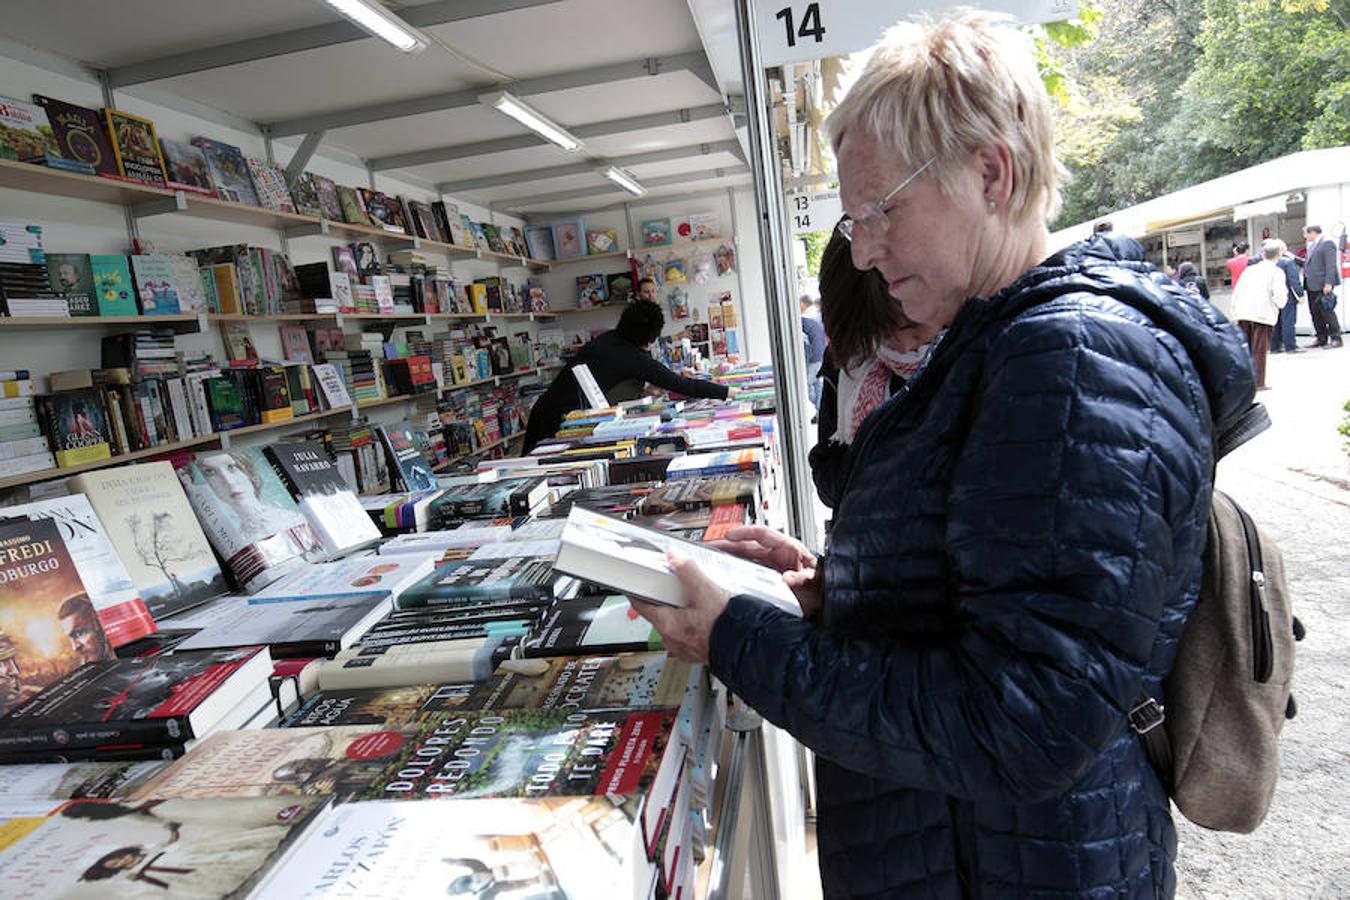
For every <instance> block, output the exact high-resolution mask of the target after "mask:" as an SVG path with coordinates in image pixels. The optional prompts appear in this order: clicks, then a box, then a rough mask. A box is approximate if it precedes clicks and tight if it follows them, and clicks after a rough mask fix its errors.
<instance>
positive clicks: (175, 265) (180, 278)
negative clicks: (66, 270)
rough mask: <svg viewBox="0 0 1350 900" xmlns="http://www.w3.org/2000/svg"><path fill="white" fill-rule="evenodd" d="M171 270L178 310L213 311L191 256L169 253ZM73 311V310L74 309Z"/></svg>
mask: <svg viewBox="0 0 1350 900" xmlns="http://www.w3.org/2000/svg"><path fill="white" fill-rule="evenodd" d="M166 258H167V259H168V261H169V271H170V272H171V273H172V274H173V289H174V293H175V294H177V295H178V311H179V312H180V313H184V314H189V315H192V314H196V313H204V312H210V311H211V304H210V302H209V301H208V299H207V296H206V289H205V287H204V285H203V284H202V272H201V269H200V268H199V267H198V266H197V261H196V260H195V259H193V258H192V257H190V256H180V255H177V254H168V255H167V257H166ZM72 313H73V311H72Z"/></svg>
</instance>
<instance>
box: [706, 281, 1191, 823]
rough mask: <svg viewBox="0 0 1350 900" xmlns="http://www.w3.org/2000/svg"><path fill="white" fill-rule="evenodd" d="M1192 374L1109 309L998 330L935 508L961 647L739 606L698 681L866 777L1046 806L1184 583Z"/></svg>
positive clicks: (1115, 716)
mask: <svg viewBox="0 0 1350 900" xmlns="http://www.w3.org/2000/svg"><path fill="white" fill-rule="evenodd" d="M1196 380H1197V379H1196V375H1195V370H1194V369H1193V368H1192V367H1190V365H1189V364H1188V362H1187V361H1186V360H1185V359H1184V356H1183V352H1182V351H1181V350H1180V348H1179V347H1178V345H1177V344H1175V343H1174V342H1173V343H1169V342H1166V341H1164V340H1160V339H1159V338H1158V337H1157V336H1156V335H1155V334H1154V333H1153V332H1151V331H1149V330H1148V329H1146V328H1145V327H1143V326H1142V325H1139V324H1137V323H1130V322H1125V321H1124V320H1122V319H1121V318H1119V317H1116V316H1111V315H1105V314H1102V313H1100V312H1095V311H1093V310H1091V309H1083V308H1081V307H1078V306H1075V305H1074V304H1072V303H1069V304H1064V303H1055V304H1049V305H1047V306H1046V307H1042V308H1041V309H1039V310H1037V311H1035V312H1033V313H1032V314H1030V315H1028V316H1025V317H1024V318H1022V319H1020V320H1018V321H1016V322H1014V323H1013V324H1011V325H1010V326H1009V328H1008V329H1007V330H1006V331H1005V332H1004V333H1003V334H1002V335H1001V336H1000V337H999V338H998V340H997V341H996V342H995V344H994V346H993V347H992V348H991V349H990V352H989V355H988V358H987V364H986V366H985V369H984V375H983V379H982V381H981V382H980V384H979V386H978V394H977V396H976V397H975V399H974V408H973V409H972V411H971V414H970V418H969V422H970V428H969V431H968V435H967V438H966V440H965V441H964V443H963V444H962V446H961V447H960V448H958V450H957V451H956V453H957V456H956V459H955V465H954V470H953V474H952V481H951V486H950V492H949V495H948V509H947V524H946V531H945V534H944V535H943V541H942V542H943V545H944V547H945V549H946V553H947V554H948V560H949V562H948V565H949V568H950V569H951V571H952V575H953V578H952V581H951V587H950V588H949V591H950V592H951V593H952V598H951V599H952V602H953V603H954V604H955V605H956V607H957V609H958V610H959V614H960V616H961V618H962V620H963V622H964V627H963V628H962V629H961V631H960V634H959V635H958V636H957V637H956V638H955V639H953V640H952V641H950V642H949V643H947V644H945V645H940V646H927V647H915V646H912V645H901V644H898V643H894V642H890V641H887V640H885V639H882V638H877V639H863V638H846V637H841V636H839V635H837V634H831V633H828V632H826V631H823V630H821V629H818V628H816V627H815V626H813V625H812V624H811V623H808V622H804V621H801V620H798V619H793V618H791V617H789V616H787V615H784V614H782V613H780V612H778V611H776V610H774V609H771V608H769V607H767V606H765V605H762V604H759V603H757V602H755V601H754V600H752V599H750V598H746V597H736V598H734V599H733V600H732V602H731V604H730V605H729V607H728V608H727V611H726V612H725V614H723V615H722V616H721V617H720V618H719V619H718V621H717V623H716V625H715V627H714V631H713V636H712V651H711V656H712V668H713V670H714V671H715V672H716V674H717V675H718V676H719V677H720V678H722V679H723V680H724V681H725V682H726V683H727V684H728V686H729V687H731V688H732V689H733V690H734V691H736V693H738V694H739V695H740V696H741V697H742V698H744V699H745V700H746V701H747V702H749V703H750V704H751V705H752V706H753V707H754V708H756V709H757V710H759V711H760V712H761V713H762V714H763V715H764V716H765V717H766V718H768V719H769V720H770V721H772V722H774V723H775V724H777V725H779V726H780V727H783V728H785V729H786V730H787V731H789V732H790V733H791V734H793V735H794V736H795V737H797V738H798V739H799V740H800V741H802V743H804V744H806V745H807V746H808V747H810V748H811V749H813V750H814V751H816V752H817V753H819V754H821V755H822V756H824V757H826V758H828V759H831V760H833V761H834V762H836V763H837V764H839V765H842V766H845V767H847V768H851V769H853V770H855V771H858V772H861V773H864V774H866V775H869V776H872V777H875V778H878V779H882V780H885V781H890V782H893V783H896V784H900V785H905V786H909V787H913V788H918V789H925V790H934V791H940V792H943V793H946V794H949V795H953V796H959V797H966V798H972V799H976V798H990V799H994V798H997V799H1004V800H1011V801H1013V802H1024V803H1025V802H1036V801H1038V800H1043V799H1048V798H1051V797H1054V796H1057V795H1059V794H1061V793H1063V791H1065V790H1067V789H1068V788H1069V787H1070V786H1072V785H1073V784H1074V783H1075V781H1076V780H1077V779H1078V778H1079V777H1080V776H1081V774H1082V773H1083V772H1084V771H1085V770H1086V769H1087V767H1088V766H1089V765H1091V763H1092V761H1093V760H1094V759H1095V758H1096V757H1097V756H1099V755H1100V753H1101V752H1102V751H1103V750H1104V749H1105V748H1106V747H1107V746H1108V745H1109V744H1110V742H1111V741H1113V740H1115V739H1117V738H1118V737H1119V736H1120V735H1121V733H1122V731H1123V728H1124V714H1125V710H1127V709H1128V708H1129V706H1131V705H1132V701H1133V700H1134V699H1135V698H1136V696H1137V694H1138V691H1139V689H1140V685H1141V682H1142V680H1143V678H1144V675H1145V672H1146V671H1147V668H1148V664H1149V660H1150V654H1151V652H1152V650H1153V645H1154V639H1155V637H1156V635H1157V633H1158V630H1159V623H1160V621H1161V620H1162V619H1163V618H1164V617H1165V616H1166V615H1172V616H1178V615H1181V614H1184V610H1182V611H1181V612H1178V611H1177V610H1176V609H1172V610H1170V612H1169V611H1166V610H1165V606H1166V605H1167V604H1168V603H1169V601H1170V602H1171V603H1172V604H1173V605H1176V604H1179V603H1180V602H1181V601H1180V600H1179V599H1178V598H1179V597H1181V596H1184V595H1185V594H1186V592H1187V591H1188V590H1189V588H1190V586H1191V585H1192V583H1193V582H1194V579H1195V578H1196V577H1197V576H1198V572H1199V563H1198V559H1199V550H1200V544H1201V542H1202V541H1203V528H1204V511H1205V509H1206V508H1207V501H1208V497H1209V493H1210V479H1209V475H1208V466H1209V457H1208V454H1207V453H1205V452H1203V451H1197V450H1195V449H1193V448H1197V447H1206V446H1208V443H1209V440H1210V437H1209V425H1208V406H1207V404H1206V401H1205V398H1204V394H1203V391H1202V390H1201V388H1200V387H1199V385H1198V384H1197V383H1196ZM894 490H896V491H897V492H899V491H900V490H903V486H902V485H895V486H894ZM878 499H880V498H878ZM883 502H884V501H883ZM827 602H828V598H827ZM896 610H897V611H896V614H897V616H899V615H903V603H902V601H901V599H900V598H897V600H896Z"/></svg>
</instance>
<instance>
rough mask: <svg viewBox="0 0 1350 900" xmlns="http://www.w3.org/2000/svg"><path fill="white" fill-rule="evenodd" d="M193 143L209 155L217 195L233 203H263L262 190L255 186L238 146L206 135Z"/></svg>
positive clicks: (256, 204)
mask: <svg viewBox="0 0 1350 900" xmlns="http://www.w3.org/2000/svg"><path fill="white" fill-rule="evenodd" d="M192 143H193V144H194V145H195V146H197V147H200V148H201V151H202V154H203V155H204V156H205V157H206V166H207V168H208V169H209V170H210V172H211V183H212V184H214V185H215V188H216V196H217V197H219V198H220V199H222V200H229V201H230V202H231V203H246V204H248V205H249V206H259V205H261V204H259V202H258V193H257V191H256V190H254V188H253V178H252V176H250V175H249V172H248V163H246V162H245V161H244V154H243V153H241V152H240V151H239V148H238V147H236V146H234V145H233V144H226V143H224V142H222V141H213V140H211V139H210V138H206V137H195V138H193V139H192Z"/></svg>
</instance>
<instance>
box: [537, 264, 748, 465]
mask: <svg viewBox="0 0 1350 900" xmlns="http://www.w3.org/2000/svg"><path fill="white" fill-rule="evenodd" d="M639 289H640V288H639ZM665 324H666V316H665V313H663V312H661V307H660V306H658V305H657V304H655V303H653V302H652V301H650V300H634V301H633V302H632V303H629V304H628V305H627V306H625V307H624V308H623V313H622V314H621V315H620V316H619V324H618V325H617V326H616V327H615V328H614V330H613V331H606V332H605V333H604V334H602V335H600V336H599V337H595V338H592V339H591V340H590V341H589V342H588V343H587V344H586V346H584V347H582V348H581V351H580V352H579V353H577V355H576V357H575V358H574V359H573V360H572V361H571V362H569V363H568V364H567V368H565V369H563V370H562V371H561V372H559V373H558V377H557V378H555V379H553V383H552V384H550V385H549V386H548V390H546V391H544V393H543V395H542V396H540V398H539V399H538V400H537V401H536V402H535V404H534V408H533V409H531V410H530V419H529V422H527V423H526V425H525V446H524V447H523V448H521V453H522V454H526V453H529V452H530V451H531V450H533V449H534V448H535V447H536V446H537V445H538V444H539V443H540V442H541V441H543V440H544V439H545V438H548V437H551V436H552V435H553V433H554V432H556V431H557V430H558V429H559V428H561V427H562V423H563V417H564V416H566V415H567V413H569V412H571V411H572V410H574V409H585V408H586V407H588V406H589V405H590V404H589V403H588V402H587V401H586V398H585V397H584V396H583V395H582V392H581V386H580V385H579V384H578V383H577V379H576V376H575V375H574V374H573V373H572V369H573V367H574V366H579V365H584V366H586V367H587V368H588V369H590V371H591V374H592V375H593V376H595V382H596V384H598V385H599V386H600V390H601V391H603V392H604V394H605V399H606V400H607V401H608V402H610V403H617V402H619V401H620V400H635V399H637V398H638V397H641V396H642V392H643V390H644V386H645V385H647V384H653V385H656V386H657V387H659V388H662V389H664V390H667V391H676V392H678V393H681V394H684V395H685V396H688V397H710V398H712V399H714V400H725V399H727V398H728V397H734V396H736V389H735V388H729V387H727V386H725V385H721V384H713V383H712V382H711V381H697V380H695V379H693V378H685V377H684V376H682V375H677V374H675V373H674V372H672V371H670V369H667V368H666V367H665V366H663V365H662V364H661V363H659V362H657V361H656V360H655V359H653V358H652V354H651V347H652V343H653V342H654V341H655V340H656V339H657V338H658V337H660V336H661V329H662V328H663V327H664V326H665Z"/></svg>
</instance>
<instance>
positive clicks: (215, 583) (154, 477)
mask: <svg viewBox="0 0 1350 900" xmlns="http://www.w3.org/2000/svg"><path fill="white" fill-rule="evenodd" d="M70 489H71V491H72V492H78V493H83V494H84V495H85V496H87V497H88V498H89V503H90V505H91V506H93V507H94V512H96V513H98V517H99V520H100V521H101V522H103V526H104V528H106V529H107V531H108V537H109V539H110V540H111V541H112V544H113V547H114V549H116V550H117V555H118V557H120V558H121V560H122V563H123V564H124V565H125V566H126V567H127V573H128V574H129V575H130V576H131V581H132V584H134V585H136V589H137V590H138V591H140V595H141V599H143V600H144V601H145V605H146V608H147V609H149V610H150V614H151V615H152V616H154V617H156V618H160V617H162V616H167V615H171V614H173V613H175V612H180V611H182V610H185V609H189V608H191V607H193V606H196V605H198V604H200V603H204V602H206V601H207V600H209V599H211V598H212V597H215V596H218V595H220V594H223V593H225V591H226V589H227V586H226V584H225V576H224V575H222V574H221V571H220V566H219V565H217V564H216V558H215V556H214V555H213V554H212V553H211V547H210V545H209V544H208V543H207V542H206V536H205V535H204V534H202V530H201V527H200V526H199V525H198V524H197V517H196V516H195V515H193V512H192V507H191V506H189V505H188V501H187V497H186V496H185V495H184V493H183V487H182V485H181V484H179V482H178V478H177V477H176V476H175V475H174V472H173V466H171V465H170V464H169V463H167V462H153V463H141V464H139V465H133V466H121V467H118V468H115V469H106V470H102V471H97V472H84V473H82V474H80V475H76V476H75V477H74V478H72V479H71V481H70Z"/></svg>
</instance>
